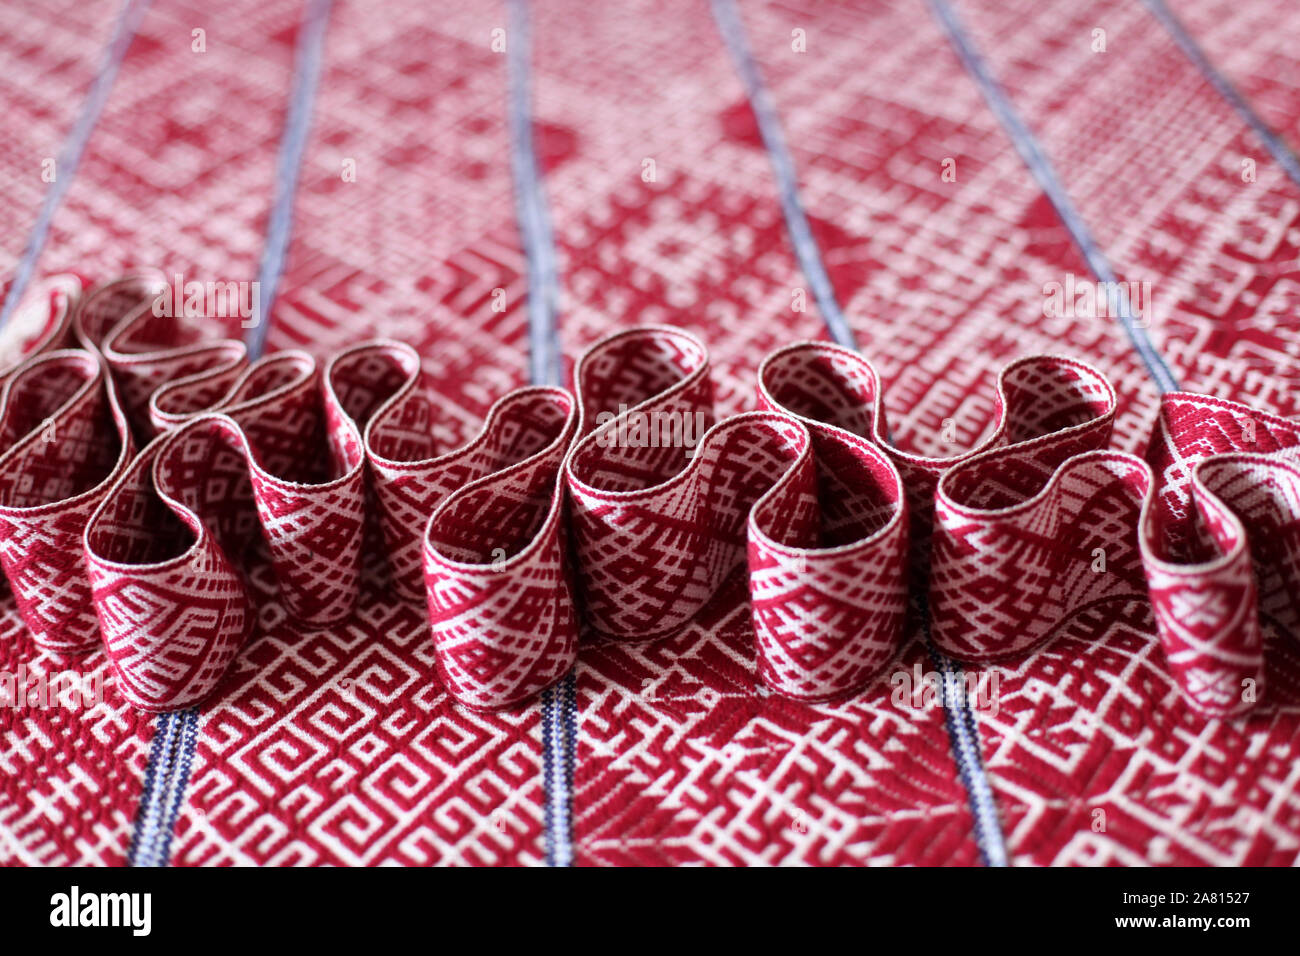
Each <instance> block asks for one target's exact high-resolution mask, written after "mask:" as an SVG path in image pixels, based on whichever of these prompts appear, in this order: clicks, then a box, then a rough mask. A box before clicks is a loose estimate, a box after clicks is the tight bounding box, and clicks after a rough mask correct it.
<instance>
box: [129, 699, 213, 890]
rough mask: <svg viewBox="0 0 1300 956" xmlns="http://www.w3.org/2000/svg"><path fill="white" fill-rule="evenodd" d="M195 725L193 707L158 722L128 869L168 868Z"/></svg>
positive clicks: (162, 717) (186, 782) (137, 814)
mask: <svg viewBox="0 0 1300 956" xmlns="http://www.w3.org/2000/svg"><path fill="white" fill-rule="evenodd" d="M198 724H199V712H198V708H195V707H191V708H189V709H188V710H178V711H173V712H172V713H169V714H163V715H162V716H160V717H159V718H158V725H157V727H156V728H155V730H154V736H153V742H152V743H151V745H150V747H149V762H148V764H147V765H146V767H145V775H144V791H143V793H142V794H141V796H140V806H139V809H138V810H137V811H136V818H135V830H134V833H133V834H132V836H131V844H130V846H129V848H128V849H127V863H128V864H129V865H130V866H166V865H167V861H168V859H169V858H170V856H171V843H172V835H173V833H175V831H176V818H177V817H178V816H179V815H180V808H181V804H182V802H183V801H184V799H185V788H186V786H187V785H188V784H189V779H190V766H191V764H192V763H193V759H194V746H195V743H196V742H197V739H198Z"/></svg>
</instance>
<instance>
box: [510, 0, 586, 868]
mask: <svg viewBox="0 0 1300 956" xmlns="http://www.w3.org/2000/svg"><path fill="white" fill-rule="evenodd" d="M508 10H509V21H508V22H509V29H508V30H507V32H506V61H507V68H508V77H509V101H510V102H509V109H510V168H511V172H512V174H513V176H514V188H515V212H516V215H517V217H518V220H519V234H520V238H521V240H522V242H523V246H524V256H525V258H526V259H527V260H528V364H529V376H530V378H531V380H532V381H533V382H534V383H535V384H549V385H560V384H563V370H562V367H561V364H560V341H559V331H558V327H557V324H556V314H557V313H558V309H559V288H560V282H559V275H558V271H557V268H556V258H555V238H554V234H553V232H552V231H551V218H550V213H549V210H548V208H547V204H546V192H545V188H544V186H543V183H542V176H541V173H540V172H539V170H538V167H537V152H536V148H535V146H534V144H533V109H532V84H531V82H530V67H529V60H530V58H531V56H532V43H531V35H530V30H529V19H528V4H527V0H509V8H508ZM541 706H542V787H543V790H544V801H545V802H544V806H543V815H544V819H543V830H544V839H545V847H544V857H545V860H546V864H547V866H572V865H573V861H574V848H573V768H574V761H575V750H576V746H577V737H578V711H577V688H576V678H575V676H574V672H573V671H570V672H569V673H568V674H566V675H565V677H564V679H563V680H561V681H560V682H559V683H558V684H556V685H555V686H553V687H551V688H549V689H548V690H547V691H546V692H545V693H543V694H542V705H541Z"/></svg>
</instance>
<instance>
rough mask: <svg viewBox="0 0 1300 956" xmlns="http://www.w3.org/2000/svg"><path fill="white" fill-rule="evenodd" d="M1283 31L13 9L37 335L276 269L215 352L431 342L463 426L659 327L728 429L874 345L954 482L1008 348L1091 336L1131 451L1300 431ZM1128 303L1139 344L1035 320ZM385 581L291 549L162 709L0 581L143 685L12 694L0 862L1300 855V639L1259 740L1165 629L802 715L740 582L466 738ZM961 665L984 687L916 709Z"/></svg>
mask: <svg viewBox="0 0 1300 956" xmlns="http://www.w3.org/2000/svg"><path fill="white" fill-rule="evenodd" d="M1166 2H1167V3H1168V7H1166ZM1297 36H1300V5H1296V4H1294V3H1288V2H1285V0H1233V2H1227V0H1089V2H1086V3H1079V2H1077V0H998V2H994V0H932V2H929V3H926V2H923V0H883V2H845V3H834V4H830V3H825V4H808V5H798V4H793V3H786V2H780V0H716V2H713V3H710V2H709V0H656V2H654V3H649V2H628V3H604V4H601V3H576V2H571V0H535V2H525V0H509V2H505V3H499V2H472V3H455V4H437V5H430V4H427V3H418V2H408V0H400V2H397V0H395V2H390V3H386V4H383V5H382V6H375V5H371V4H364V3H360V2H356V0H334V2H330V0H306V2H305V3H304V0H256V2H253V0H231V2H228V3H224V4H220V5H215V4H214V5H212V7H211V8H208V7H205V6H204V5H203V4H200V3H197V2H185V0H153V2H147V0H125V2H119V0H75V2H73V0H42V2H35V0H32V2H28V0H5V2H4V3H3V4H0V65H2V66H3V69H0V103H2V104H3V111H2V112H0V132H2V134H3V135H0V222H3V229H2V230H0V276H3V277H4V278H5V280H6V285H5V289H6V290H7V292H8V294H7V296H6V315H8V314H9V313H10V312H12V311H13V307H14V303H15V302H16V301H17V299H18V298H19V297H20V293H21V294H24V295H28V296H30V295H31V294H33V293H32V290H33V289H34V288H36V284H37V282H38V281H39V280H40V279H42V278H44V277H47V276H51V275H54V274H57V273H65V272H72V273H76V274H77V275H79V276H81V277H82V279H83V281H85V282H86V283H87V284H88V285H89V284H93V283H97V282H99V281H102V280H106V279H109V278H112V277H114V276H116V275H119V274H122V273H123V272H126V271H129V270H132V269H136V268H139V267H145V266H156V267H158V268H160V269H161V270H162V271H163V272H164V273H165V274H166V275H167V276H169V277H171V276H173V275H176V274H181V275H183V276H184V277H185V278H186V279H197V280H199V281H210V280H219V281H236V282H244V281H254V280H257V281H259V282H260V289H261V292H260V294H261V296H262V297H263V298H262V302H263V303H265V304H266V305H267V306H269V308H268V309H267V310H266V312H265V314H264V315H263V316H262V319H261V323H260V325H258V326H257V327H256V328H254V329H253V330H252V331H251V333H248V332H246V330H245V329H243V328H242V327H241V323H240V321H239V318H238V317H234V318H232V319H229V320H222V319H212V320H211V321H212V328H211V329H210V330H209V332H210V334H211V335H212V336H213V337H219V336H223V335H225V336H231V337H234V338H244V337H245V335H246V334H248V335H249V338H250V342H251V343H252V344H253V347H254V348H255V349H256V348H257V347H259V346H260V345H261V344H262V339H261V337H262V336H264V337H265V338H264V344H265V348H266V350H267V352H268V353H269V352H273V351H275V350H280V349H287V348H300V349H304V350H306V351H308V352H310V353H312V354H313V355H316V356H327V355H329V354H332V353H334V352H337V351H338V350H339V349H340V348H342V347H344V346H347V345H349V344H352V343H356V342H360V341H362V340H365V339H369V338H374V337H376V336H382V337H385V338H390V339H397V340H401V341H404V342H407V343H409V344H410V345H411V346H413V347H414V348H415V349H416V350H417V351H418V353H419V355H420V357H421V360H422V366H423V370H424V372H425V373H426V375H427V376H428V378H429V380H430V382H431V383H432V385H433V387H434V388H435V389H436V391H437V395H438V397H439V406H440V409H441V412H442V417H441V420H440V422H439V425H438V431H437V434H436V438H437V440H438V444H439V446H440V447H442V448H446V449H450V448H454V447H456V446H458V445H459V444H461V443H463V442H465V441H466V440H468V439H469V438H470V437H471V436H472V435H473V434H474V432H475V431H476V430H477V428H478V426H479V424H480V423H481V422H482V420H483V417H484V415H485V414H486V413H487V410H488V408H489V406H491V404H492V403H493V402H494V401H495V400H496V399H497V398H499V397H501V396H502V395H503V394H505V393H506V392H507V391H509V390H510V389H512V388H515V387H517V386H522V385H525V384H527V383H528V382H529V381H530V380H531V381H540V382H546V381H558V380H559V379H558V377H557V376H564V377H566V379H567V376H568V375H569V374H570V372H571V370H572V367H573V363H574V362H575V361H576V359H577V357H578V356H579V355H580V354H581V353H582V352H583V350H584V349H586V348H587V347H589V346H590V345H592V344H593V343H595V342H596V341H598V340H600V339H601V338H603V337H604V336H606V335H608V334H609V333H611V332H616V331H620V330H624V329H630V328H633V327H635V326H638V325H644V324H647V323H655V324H669V325H674V326H679V327H681V328H683V329H686V330H688V331H690V332H692V333H694V334H695V335H697V336H698V337H699V338H700V339H702V340H703V341H704V342H705V343H706V344H707V345H708V347H709V349H710V352H711V356H712V362H713V380H714V403H715V407H716V410H717V412H718V413H719V415H722V414H731V413H735V412H740V411H743V410H746V409H753V408H755V407H757V396H756V390H755V382H756V372H757V368H758V365H759V363H760V362H761V361H762V360H763V358H764V356H766V355H768V354H769V353H770V352H772V351H773V350H775V349H776V348H778V347H780V346H782V345H786V344H788V343H792V342H795V341H799V340H806V339H813V340H836V341H839V342H841V343H843V344H849V343H853V344H855V345H856V347H857V348H858V349H859V350H860V351H861V353H862V354H864V355H865V356H867V357H868V358H869V359H870V360H871V361H872V362H873V363H874V365H875V367H876V368H877V370H878V371H879V373H880V376H881V379H882V381H883V384H884V389H885V405H886V407H887V411H888V419H889V426H890V429H891V438H892V441H893V443H894V444H895V445H896V446H897V447H898V448H901V449H904V450H906V451H910V452H915V453H920V454H925V455H932V456H952V455H955V454H957V453H959V452H961V451H964V450H966V449H968V448H972V447H974V446H975V445H977V444H978V443H979V441H980V439H981V436H983V435H985V434H986V433H987V432H988V431H989V430H990V429H991V427H992V423H993V421H994V416H995V414H996V409H995V400H996V391H995V379H996V375H997V373H998V372H999V371H1000V370H1001V369H1002V368H1003V366H1004V365H1006V364H1007V363H1008V362H1010V361H1011V360H1012V359H1014V358H1017V357H1019V356H1022V355H1030V354H1037V353H1053V354H1065V355H1069V356H1072V357H1075V358H1080V359H1084V360H1086V361H1088V362H1090V363H1092V364H1093V365H1095V366H1096V367H1097V368H1099V369H1100V370H1102V371H1103V372H1104V373H1105V374H1106V375H1107V376H1108V378H1109V379H1110V381H1111V383H1112V384H1113V385H1114V386H1115V389H1116V392H1117V393H1118V413H1117V417H1116V421H1115V427H1114V431H1113V434H1112V437H1111V446H1112V447H1113V448H1114V449H1116V450H1120V451H1125V452H1132V453H1136V454H1138V455H1142V454H1143V453H1144V452H1145V450H1146V447H1147V443H1148V440H1149V438H1150V436H1151V434H1152V431H1153V429H1154V428H1155V427H1156V419H1157V414H1158V411H1159V408H1160V393H1161V392H1162V391H1171V390H1173V388H1174V387H1175V385H1176V387H1178V388H1182V389H1186V390H1188V391H1193V392H1198V393H1201V394H1206V395H1211V396H1217V397H1219V398H1224V399H1230V400H1233V401H1238V402H1242V403H1245V404H1247V405H1250V406H1253V407H1255V408H1259V409H1262V410H1267V411H1271V412H1273V413H1276V414H1277V415H1281V416H1286V417H1291V416H1295V415H1297V414H1300V408H1297V398H1298V397H1300V395H1298V393H1297V385H1298V384H1300V162H1297V159H1296V156H1295V154H1294V152H1292V150H1291V147H1290V146H1289V145H1288V143H1291V144H1294V143H1296V142H1300V47H1297V45H1296V43H1295V42H1294V40H1295V38H1296V37H1297ZM1116 280H1119V281H1123V282H1126V283H1132V285H1131V286H1130V288H1133V289H1138V290H1140V294H1141V296H1142V301H1141V302H1140V303H1135V305H1136V304H1140V305H1141V307H1142V315H1141V316H1140V318H1141V322H1140V323H1138V324H1139V327H1138V329H1137V331H1136V334H1131V330H1126V327H1125V325H1126V322H1125V321H1121V318H1125V317H1121V318H1116V317H1115V316H1113V315H1093V314H1086V313H1085V312H1080V311H1079V310H1056V311H1053V310H1051V309H1049V308H1047V307H1046V306H1045V302H1046V301H1047V295H1046V289H1047V287H1048V286H1049V285H1050V284H1051V283H1054V282H1055V283H1066V282H1067V281H1069V282H1071V283H1073V282H1078V283H1090V282H1098V281H1100V282H1107V281H1116ZM1127 318H1132V317H1131V316H1128V317H1127ZM0 335H3V332H2V331H0ZM557 356H562V357H563V369H560V368H558V367H557V361H556V357H557ZM1293 520H1300V517H1298V518H1296V519H1293ZM1291 540H1294V539H1291ZM371 557H373V556H371ZM646 559H647V560H650V556H646ZM373 563H374V562H373V560H370V559H368V564H367V573H366V574H365V576H364V583H363V590H362V597H361V601H360V604H359V606H358V608H357V610H356V612H355V614H354V615H352V616H351V617H349V618H348V619H347V620H346V621H344V622H343V623H339V624H334V625H330V626H327V627H324V628H311V627H307V626H304V625H303V624H301V623H298V622H296V621H295V619H294V618H293V617H292V616H291V615H289V614H288V613H287V612H286V610H285V608H284V607H283V604H282V601H281V599H280V597H279V596H278V595H279V592H278V590H277V586H276V583H275V579H274V577H273V576H272V575H271V574H270V571H269V569H268V568H265V567H263V568H261V570H260V571H258V572H257V573H255V574H254V577H253V581H252V590H253V593H254V594H255V596H256V604H257V607H256V612H257V623H256V627H255V630H254V633H253V636H252V637H251V638H250V639H249V641H248V642H247V644H246V645H245V646H244V647H243V649H242V651H241V652H240V653H239V656H238V657H237V659H236V660H235V663H234V664H233V666H232V668H231V670H230V672H229V673H228V675H227V677H226V678H225V680H224V681H223V682H222V684H221V685H220V687H219V689H218V691H217V692H216V693H215V694H214V695H212V696H211V697H209V698H208V699H207V700H206V701H204V702H203V703H202V704H201V705H199V706H197V707H191V708H188V709H184V710H180V711H176V712H172V713H167V714H162V715H152V714H146V713H143V712H141V711H139V710H136V709H134V708H133V707H132V706H130V705H129V704H128V703H127V702H126V701H125V700H124V699H123V698H122V697H121V695H120V694H119V693H117V692H116V690H115V687H114V680H113V678H112V676H111V674H110V672H109V664H108V660H107V656H106V654H105V653H104V651H103V650H97V651H95V652H93V653H92V654H91V655H89V656H87V657H84V658H78V659H76V662H75V664H74V665H69V664H68V663H67V662H66V661H65V660H63V659H61V658H59V657H57V656H56V655H54V654H52V653H51V652H49V651H47V650H43V649H41V648H39V647H37V645H36V644H35V643H34V641H33V639H32V635H31V633H30V632H29V630H28V628H27V627H26V625H25V624H24V623H23V621H22V620H21V619H20V618H19V616H18V613H17V610H16V604H15V600H14V597H13V595H12V594H11V593H10V590H9V589H8V588H7V587H4V588H0V593H2V596H0V670H3V671H5V672H10V673H16V672H17V671H18V670H19V668H23V669H24V670H23V673H25V674H42V673H43V674H52V673H55V672H58V671H61V670H63V669H64V668H66V667H68V666H75V667H76V668H77V669H78V670H79V671H81V672H82V673H86V674H90V673H97V674H98V675H99V676H100V677H101V678H102V679H103V680H104V684H105V690H104V695H103V701H102V702H101V703H98V704H95V705H94V706H86V707H52V708H43V707H30V706H18V705H16V704H15V705H12V706H5V707H3V708H0V861H4V862H6V863H10V864H68V863H77V864H110V865H121V864H124V863H132V864H138V865H166V864H171V865H195V864H382V863H399V864H419V865H423V864H433V863H439V864H444V863H445V864H551V865H570V864H576V865H609V864H673V865H675V864H700V863H704V864H760V863H761V864H844V863H871V864H887V865H888V864H927V865H935V864H957V865H979V864H988V865H1000V864H1006V863H1011V864H1044V865H1045V864H1052V865H1065V864H1124V865H1134V864H1209V865H1234V864H1272V865H1289V864H1295V863H1296V862H1297V860H1298V859H1300V651H1298V649H1297V645H1296V643H1295V642H1294V640H1293V638H1294V637H1295V635H1286V634H1272V635H1271V636H1270V643H1269V645H1268V666H1269V671H1268V685H1267V693H1266V694H1265V696H1264V697H1263V698H1262V699H1261V702H1260V705H1259V706H1257V707H1255V708H1254V709H1252V710H1251V711H1250V712H1249V713H1248V714H1247V715H1245V716H1238V717H1232V718H1226V719H1223V718H1212V717H1207V716H1203V715H1202V714H1201V713H1198V711H1197V710H1195V709H1194V708H1193V707H1191V706H1190V705H1189V704H1188V702H1187V701H1186V700H1185V698H1184V697H1183V696H1182V695H1181V694H1180V693H1179V690H1178V686H1177V683H1176V681H1175V679H1174V678H1173V677H1172V676H1171V673H1170V669H1169V666H1168V663H1167V661H1166V657H1165V653H1164V651H1163V649H1162V645H1161V641H1160V638H1159V636H1158V635H1157V627H1156V621H1155V619H1154V617H1153V614H1152V610H1151V607H1150V605H1149V604H1148V603H1147V602H1146V601H1143V600H1135V601H1129V602H1126V603H1124V604H1123V605H1122V606H1116V605H1110V606H1108V607H1107V608H1106V609H1105V610H1104V611H1101V610H1090V611H1084V612H1083V613H1081V614H1079V615H1076V616H1075V617H1073V618H1071V619H1070V620H1069V621H1068V622H1067V623H1066V625H1065V626H1064V627H1062V628H1060V629H1059V631H1058V632H1057V633H1055V634H1054V635H1053V636H1052V638H1051V639H1050V640H1049V641H1047V642H1045V643H1044V644H1042V645H1041V646H1040V647H1038V648H1037V649H1036V650H1034V651H1032V652H1031V653H1028V654H1025V655H1021V656H1019V657H1017V658H1014V659H1011V660H1009V661H1004V662H1001V663H987V664H980V665H959V664H956V663H955V662H951V661H949V660H948V659H947V658H945V657H943V656H942V655H940V654H939V652H938V651H937V650H936V649H935V648H933V646H932V645H931V644H930V643H929V642H928V641H927V637H926V633H925V632H924V631H923V629H921V628H920V627H918V626H917V625H916V623H915V621H914V622H913V624H912V625H911V626H910V627H909V629H908V633H907V636H906V639H905V642H904V646H903V648H902V650H901V651H900V653H899V656H898V657H897V658H896V659H895V660H894V662H893V664H891V665H890V666H889V667H887V668H886V669H885V670H884V672H882V673H881V674H880V675H879V676H878V677H877V678H875V679H874V680H872V681H871V682H870V683H869V684H868V685H867V686H866V688H865V689H864V690H861V691H860V692H858V693H855V694H853V695H851V696H849V697H848V698H847V699H843V700H840V701H838V702H834V703H825V704H805V703H798V702H795V701H793V700H789V699H786V698H784V697H781V696H779V695H777V694H774V693H772V692H770V691H767V690H765V689H762V685H761V684H760V683H759V682H758V680H757V678H756V664H755V655H754V650H753V640H754V638H753V626H752V623H751V617H750V607H749V596H748V592H747V590H746V587H745V582H744V579H743V576H740V575H737V576H733V577H732V578H730V579H729V580H728V583H727V584H726V585H725V586H724V587H723V588H722V589H721V591H720V592H719V593H718V594H717V596H716V597H715V598H714V599H713V600H712V602H710V604H709V605H708V606H707V607H706V608H705V609H704V610H703V611H702V612H701V613H700V614H698V615H697V616H696V617H695V619H694V620H693V621H692V622H691V623H690V625H689V626H687V627H685V628H681V629H679V630H678V631H677V632H676V633H674V634H672V635H671V636H669V637H667V638H664V639H661V640H657V641H653V642H649V643H633V644H625V643H618V642H608V641H596V640H593V639H591V638H590V635H587V636H586V637H585V638H584V640H583V642H582V644H581V646H580V650H579V653H578V662H577V665H576V667H575V668H574V670H573V671H572V673H571V674H570V675H569V676H567V677H565V678H564V679H563V680H561V681H560V682H559V683H558V684H556V685H555V686H553V687H552V688H551V689H549V690H547V691H546V692H545V693H544V694H543V695H542V696H541V697H540V699H537V698H535V699H533V700H530V701H528V702H526V703H524V704H522V705H519V706H515V707H511V708H507V709H505V710H501V711H495V712H479V711H474V710H470V709H467V708H465V707H463V706H461V705H459V704H457V703H455V702H454V701H453V700H452V699H451V698H450V697H449V696H448V694H447V692H446V691H445V690H444V689H443V685H442V683H441V682H440V680H439V677H438V675H437V672H436V661H435V654H434V646H433V642H432V640H431V638H430V633H429V623H428V613H427V610H426V608H425V606H424V605H423V603H421V602H418V601H406V600H400V599H398V598H396V597H395V596H394V595H393V594H391V593H390V592H389V591H388V590H386V589H385V588H384V587H383V586H382V584H381V582H380V578H379V577H378V576H377V575H376V574H373V573H371V571H373V567H371V565H373ZM936 673H943V674H946V679H949V680H951V681H973V684H972V686H976V687H978V689H979V692H980V693H979V694H977V695H975V696H976V699H977V700H978V699H979V698H980V697H981V696H983V697H986V698H987V699H988V701H991V702H992V703H991V704H988V705H985V706H978V705H972V704H971V703H970V701H969V700H966V699H964V698H963V699H955V698H953V697H951V696H948V695H942V694H940V695H935V694H929V695H926V694H920V693H918V694H915V695H913V694H911V693H909V694H907V695H900V694H899V693H898V692H897V691H898V686H899V680H898V678H899V676H900V675H902V677H903V678H905V679H907V680H915V678H922V681H921V682H922V683H924V680H925V677H924V675H930V674H936ZM909 686H911V685H909Z"/></svg>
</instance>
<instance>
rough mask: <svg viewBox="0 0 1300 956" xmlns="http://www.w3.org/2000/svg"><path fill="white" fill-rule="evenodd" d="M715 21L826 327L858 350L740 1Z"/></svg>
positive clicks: (727, 3)
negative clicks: (748, 37) (752, 46)
mask: <svg viewBox="0 0 1300 956" xmlns="http://www.w3.org/2000/svg"><path fill="white" fill-rule="evenodd" d="M713 19H714V20H715V21H716V22H717V24H718V31H719V33H721V34H722V40H723V42H724V43H725V44H726V45H727V52H728V53H729V54H731V61H732V63H733V64H734V65H735V68H736V73H737V74H738V75H739V76H740V81H741V83H742V84H744V87H745V94H746V96H748V98H749V105H750V108H751V109H752V110H753V111H754V118H755V120H756V121H757V122H758V132H759V135H760V136H761V137H762V139H763V145H764V146H765V147H766V148H767V155H768V159H769V161H770V162H771V164H772V172H773V174H774V175H775V177H776V188H777V196H778V197H779V199H780V201H781V212H782V214H783V215H784V216H785V225H786V229H787V231H788V232H789V233H790V242H791V243H792V244H793V245H794V253H795V257H796V258H797V259H798V260H799V268H800V270H801V271H802V272H803V274H804V276H805V277H806V278H807V279H808V283H809V285H811V286H812V293H813V298H814V299H815V300H816V302H817V308H818V309H819V310H820V311H821V314H822V320H823V321H824V322H825V323H826V329H827V331H828V332H829V333H830V336H831V338H832V339H834V340H835V341H836V342H837V343H839V344H840V345H843V346H844V347H845V348H851V349H856V348H857V341H856V339H855V338H854V336H853V329H852V328H851V327H850V326H849V323H848V320H847V319H845V317H844V313H843V311H842V310H841V309H840V304H839V300H838V299H836V297H835V289H834V287H833V286H832V285H831V280H830V276H829V275H827V274H826V266H825V264H824V263H823V261H822V256H821V251H820V250H819V249H818V248H817V240H816V238H814V236H813V234H812V227H811V226H810V225H809V224H808V216H807V215H806V214H805V212H804V208H803V203H801V202H800V201H799V185H798V178H797V176H796V175H795V167H794V159H793V158H791V156H790V151H789V149H787V148H786V145H785V134H784V133H783V132H782V130H781V121H780V119H778V118H777V114H776V108H775V107H774V106H773V105H772V100H771V97H770V96H768V92H767V87H766V86H765V85H764V83H763V78H762V76H761V75H760V73H759V70H758V64H757V63H756V62H755V61H754V57H753V55H752V54H751V52H750V50H749V44H748V41H747V40H746V39H745V28H744V27H743V26H742V25H741V23H740V16H739V14H738V13H737V12H736V5H735V0H713Z"/></svg>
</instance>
